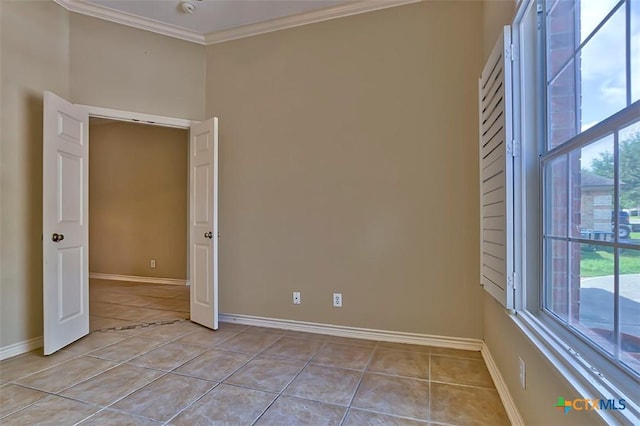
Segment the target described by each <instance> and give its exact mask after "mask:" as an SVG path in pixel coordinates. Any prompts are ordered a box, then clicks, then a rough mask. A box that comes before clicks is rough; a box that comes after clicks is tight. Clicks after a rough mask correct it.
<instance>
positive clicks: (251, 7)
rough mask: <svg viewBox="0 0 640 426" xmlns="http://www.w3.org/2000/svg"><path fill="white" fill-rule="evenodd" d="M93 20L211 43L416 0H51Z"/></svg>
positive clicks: (415, 0) (201, 42)
mask: <svg viewBox="0 0 640 426" xmlns="http://www.w3.org/2000/svg"><path fill="white" fill-rule="evenodd" d="M55 1H56V2H57V3H58V4H60V5H62V6H63V7H65V8H66V9H68V10H70V11H73V12H78V13H82V14H85V15H89V16H94V17H96V18H101V19H106V20H108V21H112V22H117V23H120V24H125V25H130V26H134V27H137V28H141V29H145V30H148V31H153V32H156V33H160V34H165V35H168V36H171V37H177V38H180V39H183V40H188V41H192V42H196V43H200V44H213V43H219V42H222V41H227V40H233V39H236V38H241V37H248V36H251V35H256V34H262V33H265V32H270V31H276V30H279V29H284V28H291V27H295V26H299V25H305V24H309V23H312V22H319V21H324V20H327V19H333V18H338V17H342V16H348V15H354V14H357V13H364V12H368V11H372V10H379V9H384V8H388V7H393V6H399V5H402V4H408V3H415V2H417V1H421V0H186V2H188V3H191V5H192V6H193V8H194V10H193V13H187V12H185V11H184V9H183V7H182V5H181V3H183V2H184V1H183V0H55Z"/></svg>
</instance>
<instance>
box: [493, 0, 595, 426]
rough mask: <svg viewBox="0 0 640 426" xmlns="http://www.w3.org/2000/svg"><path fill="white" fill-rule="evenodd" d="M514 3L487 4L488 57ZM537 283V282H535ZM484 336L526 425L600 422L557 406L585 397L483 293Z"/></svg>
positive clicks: (495, 2) (494, 302)
mask: <svg viewBox="0 0 640 426" xmlns="http://www.w3.org/2000/svg"><path fill="white" fill-rule="evenodd" d="M514 4H515V2H513V1H511V0H504V1H496V0H490V1H487V2H486V3H485V7H484V46H485V47H484V52H485V58H486V57H488V55H489V53H490V52H491V49H492V48H493V45H494V43H495V41H496V40H497V37H498V34H499V32H500V29H501V28H502V26H503V25H507V24H510V23H511V20H512V18H513V14H514ZM534 285H535V284H534ZM483 302H484V321H483V323H484V332H483V334H484V339H485V342H486V344H487V346H488V347H489V351H490V352H491V355H492V357H493V359H494V360H495V362H496V364H497V366H498V368H499V370H500V373H501V374H502V376H503V378H504V379H505V382H506V383H507V386H508V388H509V392H510V393H511V396H512V397H513V399H514V401H515V403H516V405H517V407H518V410H519V411H520V414H521V415H522V418H523V419H524V422H525V424H527V425H569V424H575V425H586V424H591V425H595V424H601V423H602V420H601V419H600V418H599V417H598V416H597V415H596V414H594V413H593V412H588V413H587V412H580V413H570V414H572V415H570V414H567V415H564V414H563V413H562V412H561V411H559V410H558V409H556V408H555V407H554V405H555V403H556V401H557V398H558V397H559V396H562V397H564V398H566V399H573V398H579V397H586V396H588V395H577V394H576V392H575V391H574V390H573V389H572V388H571V386H570V385H569V383H568V382H567V381H566V380H565V379H564V378H563V377H562V376H561V375H560V373H559V372H558V371H557V370H556V368H555V367H554V366H553V365H551V364H550V363H549V361H548V360H547V359H546V357H544V356H543V355H542V354H541V352H540V351H539V350H538V349H537V348H536V347H535V346H534V345H533V344H532V343H531V341H530V340H529V339H528V338H527V337H526V336H525V335H524V334H523V333H522V332H521V331H520V329H519V328H518V327H517V326H516V325H515V324H514V322H513V321H512V317H511V316H510V315H508V314H507V312H506V311H505V310H504V308H503V307H502V306H501V305H500V304H499V303H498V302H496V301H495V300H494V299H493V298H492V297H491V296H489V295H486V294H485V295H484V299H483ZM518 357H521V358H522V359H523V360H524V361H525V365H526V370H527V383H526V389H522V387H521V386H520V381H519V365H518Z"/></svg>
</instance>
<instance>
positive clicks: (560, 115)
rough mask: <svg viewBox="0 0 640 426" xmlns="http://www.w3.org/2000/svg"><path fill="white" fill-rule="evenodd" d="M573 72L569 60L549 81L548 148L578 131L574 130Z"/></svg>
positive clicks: (573, 67) (573, 68)
mask: <svg viewBox="0 0 640 426" xmlns="http://www.w3.org/2000/svg"><path fill="white" fill-rule="evenodd" d="M575 73H576V70H575V61H574V60H571V61H570V62H569V64H568V65H567V67H566V68H564V69H563V70H562V71H561V72H560V73H559V74H558V75H557V76H556V78H555V79H554V80H553V81H551V83H549V88H548V101H549V106H548V108H547V110H548V115H549V118H548V121H549V123H548V126H549V138H548V143H547V147H548V149H551V148H553V147H556V146H558V145H560V144H562V143H563V142H566V141H567V140H568V139H569V138H572V137H573V136H575V135H576V134H577V133H578V132H577V131H576V128H577V126H576V123H577V121H576V103H575V99H576V79H575V75H576V74H575Z"/></svg>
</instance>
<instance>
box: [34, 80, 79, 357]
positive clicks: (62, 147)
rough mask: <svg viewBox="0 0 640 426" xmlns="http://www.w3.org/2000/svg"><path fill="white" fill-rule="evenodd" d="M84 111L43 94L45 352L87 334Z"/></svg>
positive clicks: (60, 99)
mask: <svg viewBox="0 0 640 426" xmlns="http://www.w3.org/2000/svg"><path fill="white" fill-rule="evenodd" d="M88 137H89V114H88V112H87V111H86V109H85V108H82V107H79V106H76V105H73V104H70V103H69V102H67V101H66V100H64V99H62V98H60V97H58V96H56V95H54V94H53V93H51V92H45V94H44V129H43V159H42V160H43V167H42V174H43V188H42V189H43V206H42V210H43V212H42V213H43V226H42V229H43V239H42V251H43V262H44V265H43V275H44V276H43V311H44V312H43V314H44V353H45V355H49V354H52V353H53V352H55V351H57V350H58V349H60V348H62V347H64V346H66V345H68V344H69V343H71V342H74V341H76V340H78V339H79V338H81V337H82V336H84V335H86V334H88V333H89V263H88V249H89V224H88V215H87V213H88V205H89V197H88V195H89V191H88V183H89V178H88V176H89V170H88V159H89V146H88Z"/></svg>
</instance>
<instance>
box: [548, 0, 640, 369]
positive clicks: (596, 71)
mask: <svg viewBox="0 0 640 426" xmlns="http://www.w3.org/2000/svg"><path fill="white" fill-rule="evenodd" d="M542 10H543V11H544V18H543V20H542V22H544V26H543V28H542V30H543V31H544V34H543V37H541V38H540V40H542V41H543V43H544V48H543V52H544V54H543V55H541V56H540V60H541V61H543V66H544V70H545V73H544V74H545V75H544V81H543V82H542V84H543V87H544V89H543V90H544V94H545V96H544V99H545V102H544V106H543V109H544V112H543V116H544V117H545V118H546V120H545V122H546V125H545V126H544V127H545V131H544V132H541V133H544V134H545V136H546V137H545V142H544V144H543V145H544V146H543V148H542V153H541V154H542V155H541V157H540V166H541V168H540V170H541V174H542V177H541V179H542V183H541V193H542V253H543V255H542V262H541V265H542V282H543V288H542V295H541V296H542V297H541V299H542V303H541V304H542V308H543V310H544V312H545V313H547V314H549V315H550V316H551V317H552V318H553V320H554V321H556V322H557V323H558V324H560V325H562V327H564V328H565V329H566V330H567V331H569V332H571V333H573V334H575V335H577V336H578V337H579V338H580V339H582V340H583V341H584V342H587V343H588V344H589V345H590V346H591V347H593V348H594V350H596V351H598V352H599V353H601V354H603V355H604V356H605V357H606V358H608V359H609V360H611V361H612V362H613V363H614V364H615V365H617V366H618V367H620V368H621V369H623V370H624V371H627V372H628V373H630V374H631V375H632V376H635V377H636V378H637V377H640V216H639V215H638V213H639V212H638V210H639V208H640V108H639V106H640V102H638V99H639V98H640V67H639V66H640V0H546V1H545V2H544V7H543V9H542ZM541 68H542V67H541Z"/></svg>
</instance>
